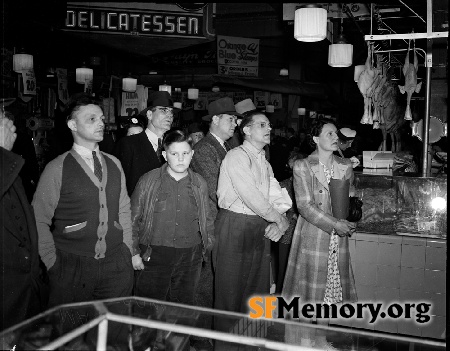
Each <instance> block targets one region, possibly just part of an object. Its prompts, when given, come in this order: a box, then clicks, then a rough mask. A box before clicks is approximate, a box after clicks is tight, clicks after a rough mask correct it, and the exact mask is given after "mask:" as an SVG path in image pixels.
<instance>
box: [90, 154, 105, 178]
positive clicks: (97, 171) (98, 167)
mask: <svg viewBox="0 0 450 351" xmlns="http://www.w3.org/2000/svg"><path fill="white" fill-rule="evenodd" d="M92 157H93V158H94V174H95V176H96V177H97V178H98V180H99V181H100V182H101V181H102V177H103V172H102V165H101V164H100V160H99V159H98V157H97V155H96V152H95V151H92Z"/></svg>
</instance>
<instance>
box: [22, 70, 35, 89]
mask: <svg viewBox="0 0 450 351" xmlns="http://www.w3.org/2000/svg"><path fill="white" fill-rule="evenodd" d="M21 73H22V80H23V93H24V94H26V95H36V77H35V76H34V71H33V70H32V69H30V70H28V71H22V72H21Z"/></svg>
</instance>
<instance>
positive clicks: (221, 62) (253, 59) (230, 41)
mask: <svg viewBox="0 0 450 351" xmlns="http://www.w3.org/2000/svg"><path fill="white" fill-rule="evenodd" d="M217 64H218V73H219V74H225V75H233V76H251V77H257V76H258V65H259V39H251V38H240V37H229V36H224V35H218V36H217Z"/></svg>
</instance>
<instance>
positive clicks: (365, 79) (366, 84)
mask: <svg viewBox="0 0 450 351" xmlns="http://www.w3.org/2000/svg"><path fill="white" fill-rule="evenodd" d="M367 46H368V50H367V60H366V63H365V68H364V71H362V72H361V74H360V75H359V78H358V88H359V91H360V92H361V94H362V96H363V98H364V115H363V117H362V118H361V122H360V123H362V124H373V119H372V99H371V98H370V97H369V96H368V95H367V92H368V90H369V89H370V87H371V86H372V84H373V82H374V79H375V77H376V75H377V71H376V70H375V69H374V68H373V65H372V53H373V45H372V44H371V43H370V42H368V43H367Z"/></svg>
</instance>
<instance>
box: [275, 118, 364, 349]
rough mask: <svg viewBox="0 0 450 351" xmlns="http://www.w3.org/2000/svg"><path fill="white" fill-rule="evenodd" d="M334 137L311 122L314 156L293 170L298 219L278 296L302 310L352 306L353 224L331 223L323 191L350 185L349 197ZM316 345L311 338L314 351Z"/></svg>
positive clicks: (348, 174)
mask: <svg viewBox="0 0 450 351" xmlns="http://www.w3.org/2000/svg"><path fill="white" fill-rule="evenodd" d="M336 131H337V129H336V126H335V125H334V123H333V121H332V120H329V119H319V120H316V121H315V125H313V127H312V130H311V134H312V136H313V140H314V142H315V144H316V151H314V152H313V153H312V154H311V155H310V156H308V158H306V159H302V160H298V161H296V162H295V165H294V191H295V200H296V204H297V208H298V212H299V217H298V221H297V225H296V228H295V231H294V236H293V238H292V246H291V251H290V254H289V259H288V266H287V270H286V276H285V279H284V284H283V292H282V296H283V297H285V298H286V299H287V301H290V299H291V298H293V297H295V296H298V297H300V301H299V302H300V303H301V304H302V305H303V304H305V303H327V304H333V303H341V302H354V301H356V300H357V297H356V289H355V281H354V277H353V271H352V267H351V261H350V252H349V245H348V236H350V235H351V234H352V233H353V232H354V230H355V224H354V223H350V222H348V221H346V220H338V219H337V218H335V217H333V214H332V210H331V198H330V192H329V186H328V183H329V179H330V178H335V179H350V184H351V185H350V194H349V196H352V195H353V193H354V186H353V168H352V165H351V162H350V161H349V160H347V159H343V158H340V157H338V156H335V155H333V151H335V150H337V148H338V144H337V142H338V137H337V134H336ZM303 334H305V333H303ZM304 337H305V340H304V341H305V342H304V343H303V344H304V345H311V343H309V342H308V340H309V341H311V339H310V338H308V336H307V335H302V336H301V338H302V339H303V338H304ZM322 339H323V340H322V342H326V340H325V338H324V337H323V338H322ZM317 342H318V340H317V338H316V346H317Z"/></svg>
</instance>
